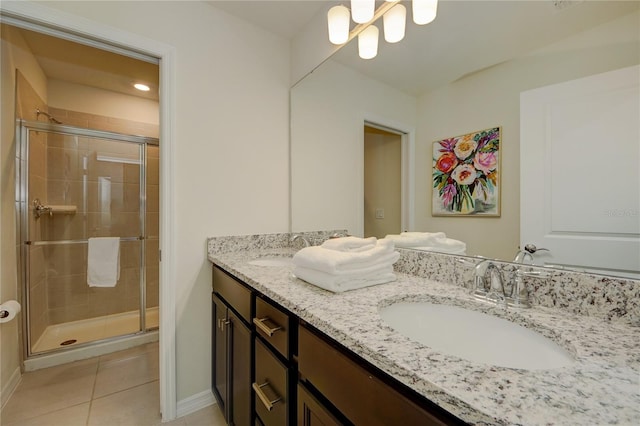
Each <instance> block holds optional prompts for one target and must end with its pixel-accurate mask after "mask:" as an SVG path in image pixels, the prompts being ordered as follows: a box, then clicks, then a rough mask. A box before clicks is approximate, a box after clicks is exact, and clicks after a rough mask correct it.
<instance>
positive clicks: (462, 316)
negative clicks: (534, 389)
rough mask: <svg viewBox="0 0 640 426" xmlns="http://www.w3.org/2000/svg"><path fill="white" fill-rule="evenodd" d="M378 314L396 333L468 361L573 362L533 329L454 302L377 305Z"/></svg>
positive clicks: (512, 364)
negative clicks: (451, 303)
mask: <svg viewBox="0 0 640 426" xmlns="http://www.w3.org/2000/svg"><path fill="white" fill-rule="evenodd" d="M380 316H381V317H382V319H383V320H384V322H386V323H387V324H388V325H389V326H391V328H393V329H394V330H396V331H397V332H399V333H400V334H402V335H404V336H406V337H408V338H410V339H412V340H415V341H417V342H420V343H422V344H424V345H425V346H428V347H430V348H432V349H435V350H437V351H439V352H442V353H445V354H448V355H454V356H457V357H459V358H463V359H466V360H467V361H472V362H477V363H482V364H489V365H494V366H498V367H508V368H519V369H525V370H545V369H552V368H560V367H566V366H569V365H571V364H573V363H574V362H575V360H574V358H573V357H572V355H571V354H570V353H569V352H568V351H567V350H566V349H564V348H563V347H561V346H559V345H558V344H557V343H555V342H554V341H552V340H550V339H548V338H547V337H545V336H542V335H541V334H539V333H537V332H535V331H533V330H530V329H528V328H525V327H522V326H521V325H518V324H516V323H513V322H511V321H507V320H505V319H502V318H498V317H495V316H492V315H487V314H484V313H482V312H477V311H473V310H470V309H465V308H461V307H458V306H451V305H444V304H436V303H429V302H399V303H395V304H393V305H390V306H386V307H384V308H381V309H380Z"/></svg>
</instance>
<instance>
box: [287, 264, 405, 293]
mask: <svg viewBox="0 0 640 426" xmlns="http://www.w3.org/2000/svg"><path fill="white" fill-rule="evenodd" d="M293 273H294V275H295V276H296V277H298V278H300V279H301V280H304V281H306V282H308V283H309V284H313V285H315V286H318V287H320V288H323V289H325V290H329V291H332V292H334V293H342V292H343V291H349V290H356V289H359V288H364V287H369V286H372V285H378V284H384V283H388V282H392V281H395V280H396V275H395V274H394V273H393V267H392V266H387V267H383V268H378V270H377V271H376V272H373V273H367V274H359V273H356V274H353V273H351V274H338V275H335V274H327V273H326V272H321V271H317V270H315V269H307V268H302V267H296V268H294V270H293Z"/></svg>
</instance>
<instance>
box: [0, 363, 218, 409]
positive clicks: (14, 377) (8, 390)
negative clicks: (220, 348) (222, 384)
mask: <svg viewBox="0 0 640 426" xmlns="http://www.w3.org/2000/svg"><path fill="white" fill-rule="evenodd" d="M20 379H22V373H21V372H20V367H19V366H18V367H17V368H16V369H15V370H13V374H11V378H10V379H9V381H8V382H7V385H6V386H5V387H4V389H2V392H0V393H1V394H2V398H1V401H0V407H4V404H6V403H7V401H8V400H9V398H11V395H13V392H14V391H15V390H16V388H17V387H18V384H19V383H20ZM211 397H213V394H211Z"/></svg>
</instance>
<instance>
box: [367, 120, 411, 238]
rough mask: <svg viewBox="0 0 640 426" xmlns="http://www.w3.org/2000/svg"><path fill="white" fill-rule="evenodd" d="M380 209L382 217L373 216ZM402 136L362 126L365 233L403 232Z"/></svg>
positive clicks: (368, 235)
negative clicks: (382, 212) (382, 213)
mask: <svg viewBox="0 0 640 426" xmlns="http://www.w3.org/2000/svg"><path fill="white" fill-rule="evenodd" d="M378 209H382V210H383V211H384V215H383V216H384V217H383V218H379V217H376V210H378ZM401 228H402V138H401V137H400V135H397V134H393V133H390V132H386V131H384V130H378V129H374V128H372V127H366V126H365V129H364V236H365V237H377V238H384V237H385V236H386V235H388V234H399V233H400V232H401V231H402V229H401Z"/></svg>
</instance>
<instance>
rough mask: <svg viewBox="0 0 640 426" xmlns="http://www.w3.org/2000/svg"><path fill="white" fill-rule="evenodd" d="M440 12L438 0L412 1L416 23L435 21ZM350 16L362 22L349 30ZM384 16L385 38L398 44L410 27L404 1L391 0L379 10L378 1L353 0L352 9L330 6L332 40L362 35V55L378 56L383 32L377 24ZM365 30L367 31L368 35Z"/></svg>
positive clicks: (359, 49)
mask: <svg viewBox="0 0 640 426" xmlns="http://www.w3.org/2000/svg"><path fill="white" fill-rule="evenodd" d="M437 11H438V0H412V13H413V22H415V23H416V24H418V25H424V24H428V23H429V22H432V21H433V20H434V19H435V17H436V14H437ZM349 15H351V18H352V19H353V21H354V22H355V23H356V24H358V25H356V26H355V27H354V28H353V29H352V30H351V31H349V29H350V19H349ZM381 17H382V18H383V26H384V39H385V40H386V41H387V42H388V43H397V42H399V41H400V40H402V39H403V38H404V33H405V27H406V20H407V9H406V8H405V7H404V6H403V5H401V4H400V1H399V0H387V1H386V2H385V3H383V4H382V5H381V6H379V7H378V8H377V9H375V0H351V11H349V9H348V8H347V7H345V6H343V5H339V6H334V7H332V8H331V9H329V12H328V13H327V23H328V28H329V41H330V42H331V43H333V44H337V45H341V44H345V43H347V42H348V41H349V40H351V39H353V38H355V37H356V36H358V54H359V55H360V57H361V58H363V59H371V58H374V57H375V56H376V55H377V52H378V33H379V30H378V28H377V27H376V26H375V25H374V24H375V22H376V21H377V20H378V19H380V18H381ZM369 28H375V30H374V29H371V30H369ZM365 32H366V33H367V34H364V33H365ZM363 34H364V35H363ZM374 37H375V48H374V41H373V38H374ZM363 49H365V50H363ZM372 52H373V53H372Z"/></svg>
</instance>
